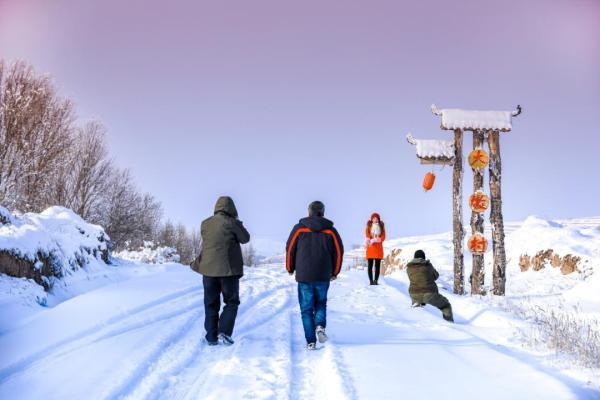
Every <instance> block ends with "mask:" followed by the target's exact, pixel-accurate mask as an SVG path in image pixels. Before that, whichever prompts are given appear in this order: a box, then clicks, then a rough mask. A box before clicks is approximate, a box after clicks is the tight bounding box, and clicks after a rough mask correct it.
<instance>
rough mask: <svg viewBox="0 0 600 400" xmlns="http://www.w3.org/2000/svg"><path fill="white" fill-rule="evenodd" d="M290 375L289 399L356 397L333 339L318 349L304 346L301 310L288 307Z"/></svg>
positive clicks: (351, 379)
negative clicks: (309, 348)
mask: <svg viewBox="0 0 600 400" xmlns="http://www.w3.org/2000/svg"><path fill="white" fill-rule="evenodd" d="M289 318H290V330H291V332H292V334H291V339H292V340H291V343H290V347H291V354H292V357H291V362H292V367H291V375H292V384H291V385H290V392H289V396H288V397H289V399H290V400H303V399H325V400H326V399H357V398H358V397H357V394H356V393H357V392H356V389H355V387H354V382H353V378H352V376H351V375H350V372H349V369H348V367H347V364H346V363H345V361H344V358H343V356H342V353H341V350H340V349H339V348H338V347H337V346H336V345H335V343H334V341H333V340H332V339H330V340H328V341H327V342H326V343H325V344H323V345H322V347H319V348H318V349H317V350H312V351H311V350H307V349H306V339H305V338H304V328H303V327H302V320H301V317H300V310H299V309H297V308H295V310H290V312H289Z"/></svg>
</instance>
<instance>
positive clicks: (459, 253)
mask: <svg viewBox="0 0 600 400" xmlns="http://www.w3.org/2000/svg"><path fill="white" fill-rule="evenodd" d="M462 145H463V132H462V130H460V129H455V130H454V173H453V174H452V203H453V204H452V230H453V239H452V241H453V244H454V293H456V294H464V292H465V267H464V256H463V239H464V229H463V224H462V180H463V160H462Z"/></svg>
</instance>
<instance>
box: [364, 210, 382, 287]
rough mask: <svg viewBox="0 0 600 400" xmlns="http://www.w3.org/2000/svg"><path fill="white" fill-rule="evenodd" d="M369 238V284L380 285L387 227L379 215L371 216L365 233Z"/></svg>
mask: <svg viewBox="0 0 600 400" xmlns="http://www.w3.org/2000/svg"><path fill="white" fill-rule="evenodd" d="M365 234H366V236H367V263H368V274H369V283H370V284H371V285H379V283H378V281H379V273H380V272H381V260H382V259H383V241H384V240H385V225H384V223H383V221H382V220H381V217H380V216H379V214H377V213H373V214H372V215H371V219H370V220H369V221H368V222H367V229H366V231H365ZM373 264H374V265H375V277H373Z"/></svg>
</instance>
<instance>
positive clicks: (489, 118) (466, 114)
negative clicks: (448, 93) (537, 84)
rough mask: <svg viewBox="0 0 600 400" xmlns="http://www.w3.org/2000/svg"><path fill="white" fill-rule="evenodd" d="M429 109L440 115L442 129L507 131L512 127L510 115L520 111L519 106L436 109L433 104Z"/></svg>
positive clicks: (512, 115)
mask: <svg viewBox="0 0 600 400" xmlns="http://www.w3.org/2000/svg"><path fill="white" fill-rule="evenodd" d="M431 111H432V112H433V113H434V114H435V115H439V116H441V117H442V124H441V126H442V129H446V130H454V129H461V130H463V131H464V130H467V131H472V130H492V131H496V130H497V131H502V132H509V131H510V130H511V129H512V117H515V116H517V115H519V114H520V113H521V106H517V109H516V110H515V111H477V110H461V109H458V108H444V109H441V110H438V108H437V107H436V106H435V104H433V105H432V106H431Z"/></svg>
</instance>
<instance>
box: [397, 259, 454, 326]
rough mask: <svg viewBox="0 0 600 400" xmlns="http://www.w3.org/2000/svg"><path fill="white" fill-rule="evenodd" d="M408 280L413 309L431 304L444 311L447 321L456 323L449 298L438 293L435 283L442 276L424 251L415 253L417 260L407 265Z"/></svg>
mask: <svg viewBox="0 0 600 400" xmlns="http://www.w3.org/2000/svg"><path fill="white" fill-rule="evenodd" d="M406 270H407V272H408V279H409V281H410V285H409V287H408V293H409V294H410V298H411V300H412V305H413V307H422V306H424V305H425V304H431V305H432V306H434V307H437V308H439V309H440V310H441V311H442V315H443V317H444V319H445V320H446V321H449V322H454V317H453V315H452V306H451V305H450V302H449V301H448V299H447V298H445V297H444V296H442V295H441V294H440V293H439V292H438V287H437V284H436V283H435V281H436V280H437V279H438V278H439V276H440V274H439V273H438V272H437V271H436V270H435V268H434V267H433V265H431V262H430V261H429V260H427V259H426V258H425V252H424V251H423V250H417V251H416V252H415V258H414V259H413V260H412V261H410V262H409V263H408V264H407V267H406Z"/></svg>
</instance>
